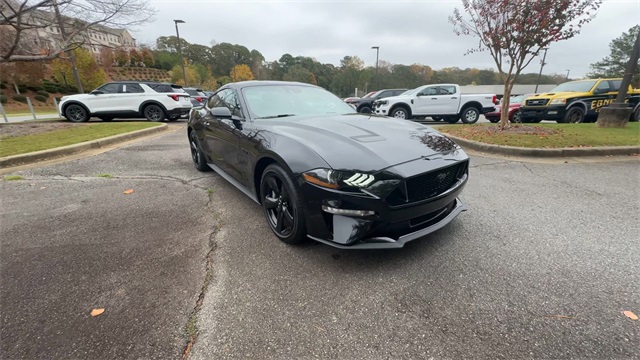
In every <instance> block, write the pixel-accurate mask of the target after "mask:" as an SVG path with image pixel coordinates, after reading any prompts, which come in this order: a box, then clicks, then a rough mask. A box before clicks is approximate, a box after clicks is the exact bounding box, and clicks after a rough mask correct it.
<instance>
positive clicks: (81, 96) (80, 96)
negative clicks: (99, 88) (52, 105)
mask: <svg viewBox="0 0 640 360" xmlns="http://www.w3.org/2000/svg"><path fill="white" fill-rule="evenodd" d="M95 97H96V95H91V94H75V95H65V96H63V97H62V98H60V100H61V101H67V100H86V99H95Z"/></svg>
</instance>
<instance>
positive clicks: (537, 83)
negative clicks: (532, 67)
mask: <svg viewBox="0 0 640 360" xmlns="http://www.w3.org/2000/svg"><path fill="white" fill-rule="evenodd" d="M547 50H549V48H545V49H544V56H543V57H542V62H541V63H540V72H539V73H538V81H536V90H535V91H534V93H536V94H537V93H538V85H539V84H540V76H542V68H543V67H544V66H545V65H546V64H545V62H544V60H545V59H546V58H547Z"/></svg>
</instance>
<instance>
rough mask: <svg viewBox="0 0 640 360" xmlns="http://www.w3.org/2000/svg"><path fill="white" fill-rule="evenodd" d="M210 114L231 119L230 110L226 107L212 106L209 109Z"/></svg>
mask: <svg viewBox="0 0 640 360" xmlns="http://www.w3.org/2000/svg"><path fill="white" fill-rule="evenodd" d="M209 112H210V113H211V116H213V117H216V118H221V119H231V110H229V108H228V107H224V106H221V107H214V108H212V109H211V110H209Z"/></svg>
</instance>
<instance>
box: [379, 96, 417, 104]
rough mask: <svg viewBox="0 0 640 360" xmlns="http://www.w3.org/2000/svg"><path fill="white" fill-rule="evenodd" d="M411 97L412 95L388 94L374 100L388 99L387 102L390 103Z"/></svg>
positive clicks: (409, 99) (408, 99)
mask: <svg viewBox="0 0 640 360" xmlns="http://www.w3.org/2000/svg"><path fill="white" fill-rule="evenodd" d="M412 99H413V96H406V95H397V96H389V97H386V98H382V99H378V100H376V101H384V100H387V101H389V103H392V102H398V101H411V100H412Z"/></svg>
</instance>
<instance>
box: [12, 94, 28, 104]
mask: <svg viewBox="0 0 640 360" xmlns="http://www.w3.org/2000/svg"><path fill="white" fill-rule="evenodd" d="M11 98H12V99H13V100H15V101H18V102H21V103H25V104H26V103H27V97H26V96H24V95H13V96H12V97H11Z"/></svg>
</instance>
